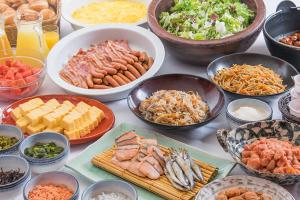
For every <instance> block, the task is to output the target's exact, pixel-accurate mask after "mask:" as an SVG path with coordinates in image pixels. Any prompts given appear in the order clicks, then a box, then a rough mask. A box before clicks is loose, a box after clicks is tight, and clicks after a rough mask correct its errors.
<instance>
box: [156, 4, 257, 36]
mask: <svg viewBox="0 0 300 200" xmlns="http://www.w3.org/2000/svg"><path fill="white" fill-rule="evenodd" d="M254 16H255V13H254V12H253V11H252V10H250V9H249V8H248V6H247V5H246V4H244V3H241V2H240V0H174V6H173V7H171V9H170V11H169V12H162V13H161V14H160V16H159V22H160V25H161V26H162V27H163V28H164V29H166V30H167V31H168V32H170V33H173V34H175V35H176V36H179V37H183V38H187V39H193V40H212V39H221V38H224V37H228V36H230V35H233V34H235V33H237V32H240V31H242V30H244V29H245V28H246V27H248V26H249V25H250V24H251V22H252V21H253V19H254Z"/></svg>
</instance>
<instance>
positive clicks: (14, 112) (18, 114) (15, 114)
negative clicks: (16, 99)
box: [10, 107, 23, 121]
mask: <svg viewBox="0 0 300 200" xmlns="http://www.w3.org/2000/svg"><path fill="white" fill-rule="evenodd" d="M10 116H11V117H12V118H13V120H15V121H17V120H18V119H20V118H21V117H22V116H23V115H22V112H21V109H20V107H16V108H15V109H13V110H12V111H11V112H10Z"/></svg>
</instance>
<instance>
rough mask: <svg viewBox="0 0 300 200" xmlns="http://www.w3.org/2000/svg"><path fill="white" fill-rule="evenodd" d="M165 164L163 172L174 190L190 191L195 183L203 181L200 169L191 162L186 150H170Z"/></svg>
mask: <svg viewBox="0 0 300 200" xmlns="http://www.w3.org/2000/svg"><path fill="white" fill-rule="evenodd" d="M165 162H166V165H165V167H164V172H165V174H166V176H167V178H168V179H169V181H170V182H171V184H172V185H173V186H174V187H175V188H176V189H178V190H182V191H188V190H192V189H193V188H194V186H195V181H203V176H202V173H201V169H200V167H199V166H198V165H196V164H195V163H194V162H193V160H192V159H191V158H190V156H189V154H188V152H187V151H186V150H184V149H180V150H179V151H177V150H175V149H170V154H169V156H168V157H166V158H165ZM194 170H195V171H194ZM198 175H200V176H198Z"/></svg>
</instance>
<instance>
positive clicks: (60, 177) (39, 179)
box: [23, 171, 79, 200]
mask: <svg viewBox="0 0 300 200" xmlns="http://www.w3.org/2000/svg"><path fill="white" fill-rule="evenodd" d="M48 184H51V185H64V186H66V187H67V188H69V189H70V190H72V191H73V192H74V193H73V196H72V197H71V198H70V200H77V199H78V198H79V183H78V181H77V179H76V178H75V177H74V176H72V175H70V174H68V173H65V172H58V171H55V172H47V173H44V174H40V175H38V176H36V177H34V178H32V179H31V180H30V181H28V182H27V183H26V185H25V186H24V189H23V197H24V200H28V194H29V192H30V191H31V190H32V189H33V188H34V187H36V186H37V185H48Z"/></svg>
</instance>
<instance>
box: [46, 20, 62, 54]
mask: <svg viewBox="0 0 300 200" xmlns="http://www.w3.org/2000/svg"><path fill="white" fill-rule="evenodd" d="M43 31H44V37H45V40H46V43H47V46H48V49H49V50H50V49H52V47H53V46H54V45H55V44H56V43H57V42H58V41H59V27H58V26H57V25H45V26H43Z"/></svg>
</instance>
